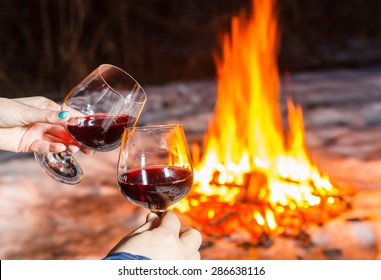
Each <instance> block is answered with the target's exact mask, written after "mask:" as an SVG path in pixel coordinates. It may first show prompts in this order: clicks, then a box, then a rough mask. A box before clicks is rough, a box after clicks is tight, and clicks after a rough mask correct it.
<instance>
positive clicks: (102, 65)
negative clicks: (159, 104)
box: [98, 63, 147, 104]
mask: <svg viewBox="0 0 381 280" xmlns="http://www.w3.org/2000/svg"><path fill="white" fill-rule="evenodd" d="M105 66H108V67H112V68H115V69H118V70H119V71H121V72H123V73H124V74H126V75H127V76H128V77H130V78H131V80H133V81H134V82H135V83H136V84H137V85H138V86H139V88H140V90H141V91H142V92H143V95H144V99H143V100H142V101H131V100H129V99H127V98H126V97H124V96H123V95H121V94H120V93H119V92H118V91H116V90H115V89H114V88H113V87H112V86H111V85H110V84H109V83H108V82H107V81H106V79H105V78H104V77H103V75H102V72H101V71H100V69H101V68H103V67H105ZM98 72H99V75H100V77H101V78H102V80H103V81H104V82H105V84H106V85H107V86H108V87H109V88H110V89H111V90H112V91H113V92H114V93H115V94H117V95H119V96H120V97H121V98H123V99H126V100H127V101H128V102H132V103H136V104H144V103H145V102H146V101H147V94H146V92H145V90H144V88H143V87H142V86H141V84H140V83H139V82H138V81H137V80H136V79H135V78H134V77H132V76H131V75H130V74H129V73H127V72H126V71H125V70H123V69H122V68H120V67H118V66H115V65H112V64H108V63H104V64H101V65H100V66H99V67H98Z"/></svg>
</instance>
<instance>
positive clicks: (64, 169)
mask: <svg viewBox="0 0 381 280" xmlns="http://www.w3.org/2000/svg"><path fill="white" fill-rule="evenodd" d="M145 102H146V94H145V92H144V90H143V88H142V87H141V86H140V85H139V83H138V82H137V81H136V80H135V79H134V78H133V77H131V76H130V75H129V74H128V73H127V72H125V71H123V70H122V69H120V68H118V67H116V66H113V65H110V64H102V65H101V66H99V67H98V68H96V69H95V70H94V71H93V72H92V73H90V74H89V75H88V76H87V77H86V78H85V79H84V80H83V81H82V82H80V83H79V84H78V85H77V86H75V87H74V88H73V89H72V90H71V91H70V92H69V93H68V94H67V95H66V97H65V99H64V102H63V104H62V110H63V111H70V113H71V119H70V120H69V122H68V123H67V124H66V125H65V128H66V130H67V131H68V133H69V134H70V135H71V136H72V137H73V139H74V140H75V141H76V142H77V143H78V144H79V145H80V146H82V147H84V148H86V149H89V150H92V151H94V152H95V151H100V152H107V151H111V150H114V149H115V148H117V147H119V146H120V143H121V139H122V134H123V132H124V128H126V127H134V126H135V124H136V122H137V120H138V118H139V115H140V113H141V111H142V109H143V106H144V104H145ZM35 158H36V159H37V161H38V162H39V163H40V164H41V165H42V167H43V168H44V169H45V170H46V171H47V173H48V174H49V175H50V176H51V177H52V178H53V179H55V180H57V181H60V182H62V183H66V184H71V185H74V184H78V183H79V182H80V181H81V180H82V177H83V172H82V169H81V167H80V166H79V164H78V163H77V161H76V160H75V159H74V158H73V157H72V156H71V154H70V153H67V152H62V153H58V154H52V153H48V154H44V153H35Z"/></svg>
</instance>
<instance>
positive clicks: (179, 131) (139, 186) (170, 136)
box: [118, 124, 193, 215]
mask: <svg viewBox="0 0 381 280" xmlns="http://www.w3.org/2000/svg"><path fill="white" fill-rule="evenodd" d="M132 133H133V136H132V137H131V135H132ZM192 184H193V167H192V162H191V158H190V153H189V149H188V145H187V141H186V139H185V134H184V131H183V128H182V126H181V125H179V124H174V125H154V126H141V127H135V128H127V129H126V130H125V132H124V135H123V140H122V146H121V149H120V155H119V162H118V186H119V188H120V190H121V192H122V194H123V195H124V196H125V197H126V198H127V199H128V200H130V201H131V202H133V203H135V204H137V205H139V206H142V207H145V208H147V209H149V210H151V211H152V212H154V213H157V214H159V215H160V214H162V213H164V212H165V211H166V209H167V208H168V207H169V206H171V205H173V204H174V203H176V202H177V201H179V200H180V199H182V198H183V197H185V196H186V195H187V194H188V193H189V191H190V189H191V187H192Z"/></svg>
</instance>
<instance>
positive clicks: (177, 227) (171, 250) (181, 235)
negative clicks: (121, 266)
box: [109, 211, 202, 260]
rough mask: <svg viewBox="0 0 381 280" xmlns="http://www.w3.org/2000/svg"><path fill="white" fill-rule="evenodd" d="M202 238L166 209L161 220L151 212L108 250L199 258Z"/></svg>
mask: <svg viewBox="0 0 381 280" xmlns="http://www.w3.org/2000/svg"><path fill="white" fill-rule="evenodd" d="M201 241H202V237H201V234H200V232H199V231H197V230H196V229H194V228H191V227H187V226H184V225H181V223H180V220H179V219H178V217H177V215H176V214H175V213H174V212H172V211H166V212H165V213H164V215H163V217H162V218H161V219H159V217H158V216H157V215H156V214H153V213H150V214H148V216H147V222H146V223H145V224H144V225H142V226H141V227H139V228H138V229H136V230H135V231H133V232H132V233H130V234H129V235H127V236H126V237H124V238H123V239H122V240H121V241H120V242H119V243H118V244H117V245H116V246H115V247H114V248H113V249H112V250H111V251H110V253H109V255H110V254H113V253H117V252H126V253H131V254H134V255H141V256H145V257H147V258H150V259H153V260H199V259H200V253H199V251H198V250H199V248H200V246H201Z"/></svg>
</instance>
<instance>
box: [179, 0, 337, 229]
mask: <svg viewBox="0 0 381 280" xmlns="http://www.w3.org/2000/svg"><path fill="white" fill-rule="evenodd" d="M275 2H276V1H275V0H253V1H252V10H251V16H250V17H248V16H247V15H246V14H245V13H241V14H240V15H239V16H236V17H234V18H233V19H232V22H231V34H230V35H225V37H224V39H223V50H222V54H221V55H220V56H216V66H217V74H218V85H217V101H216V105H215V110H214V117H213V119H212V120H211V121H210V123H209V128H208V132H207V133H206V135H205V139H204V145H203V147H204V152H203V155H202V157H201V158H199V154H198V153H199V149H198V147H197V146H195V147H194V150H193V154H194V158H197V160H196V162H197V164H196V166H195V168H194V173H195V177H194V182H195V187H194V188H193V194H196V195H199V196H198V198H199V202H200V203H202V201H204V202H205V201H208V197H210V196H213V197H214V198H215V199H216V200H217V201H218V202H222V203H226V204H228V205H234V204H235V203H236V201H237V200H239V199H244V200H245V201H246V202H250V201H251V202H253V203H254V202H255V203H258V201H262V202H264V205H269V206H271V208H272V209H274V210H270V208H268V209H264V212H263V213H262V214H260V213H259V212H254V213H253V216H252V217H253V219H254V220H255V221H256V222H257V223H258V224H259V225H262V226H263V225H265V224H267V226H268V228H269V229H270V230H274V229H275V228H276V227H277V222H276V219H277V214H280V213H282V214H283V213H285V211H286V209H285V208H284V207H287V209H291V210H295V209H297V208H308V207H310V206H318V205H320V204H321V202H322V197H323V196H328V195H329V194H335V193H337V190H336V189H335V188H334V187H333V186H332V184H331V183H330V181H329V178H328V176H326V175H322V174H321V173H320V172H319V170H318V169H317V167H316V166H314V164H312V162H311V160H310V158H309V155H308V153H307V149H306V145H305V132H304V123H303V114H302V109H301V107H300V106H295V105H294V104H293V103H292V102H291V101H290V100H289V101H288V103H287V108H288V118H287V120H288V126H286V128H287V129H285V126H284V125H283V124H282V121H283V120H282V114H281V108H280V94H279V91H280V79H279V74H278V68H277V51H278V41H279V40H278V37H279V34H278V27H277V20H276V14H275V8H276V7H275V4H276V3H275ZM253 172H259V173H261V174H263V175H264V177H265V179H264V180H262V181H260V182H258V180H259V179H258V176H256V175H255V173H253ZM250 174H254V175H251V177H250ZM248 175H249V179H248ZM243 186H245V189H246V192H247V193H246V194H244V195H243V194H242V192H243V189H244V188H243ZM252 194H254V195H252ZM193 197H194V195H193ZM185 200H187V199H185ZM328 203H334V199H333V198H329V199H328ZM191 205H193V204H192V203H191ZM176 207H177V206H176ZM207 211H208V214H207V216H208V218H209V219H211V218H212V217H214V216H215V212H214V211H213V210H211V209H210V210H207Z"/></svg>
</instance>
